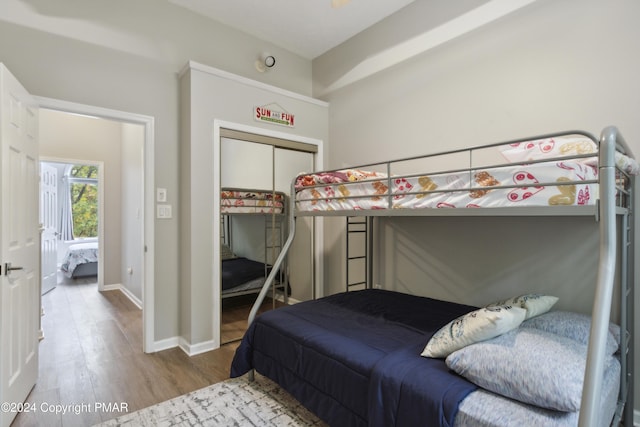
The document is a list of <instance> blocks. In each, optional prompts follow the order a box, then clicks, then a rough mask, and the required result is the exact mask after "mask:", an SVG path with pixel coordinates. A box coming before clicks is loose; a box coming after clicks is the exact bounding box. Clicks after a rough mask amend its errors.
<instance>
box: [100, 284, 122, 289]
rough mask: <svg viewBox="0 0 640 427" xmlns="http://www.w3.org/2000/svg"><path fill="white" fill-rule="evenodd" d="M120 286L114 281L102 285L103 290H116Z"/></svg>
mask: <svg viewBox="0 0 640 427" xmlns="http://www.w3.org/2000/svg"><path fill="white" fill-rule="evenodd" d="M121 287H122V285H121V284H120V283H114V284H111V285H104V286H103V287H102V290H103V291H117V290H120V288H121Z"/></svg>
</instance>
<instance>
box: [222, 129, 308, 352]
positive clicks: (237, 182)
mask: <svg viewBox="0 0 640 427" xmlns="http://www.w3.org/2000/svg"><path fill="white" fill-rule="evenodd" d="M312 169H313V154H312V153H307V152H299V151H294V150H289V149H282V148H278V147H274V146H273V145H270V144H262V143H256V142H249V141H243V140H238V139H229V138H222V139H221V180H220V181H221V182H220V184H221V201H220V206H221V208H220V210H221V212H220V214H221V215H220V218H221V224H220V227H221V234H220V235H221V240H222V241H221V242H220V244H221V270H222V274H221V277H222V283H221V290H222V291H221V298H222V304H221V307H222V313H221V322H220V325H221V331H220V332H221V343H222V344H224V343H228V342H232V341H236V340H239V339H241V338H242V335H243V334H244V332H245V330H246V328H247V318H248V315H249V311H250V310H251V307H252V306H253V303H254V302H255V299H256V297H257V294H258V293H259V292H260V290H261V288H262V285H263V284H264V282H265V279H266V276H267V274H268V273H269V271H270V266H271V265H272V264H273V262H274V261H275V259H276V258H277V256H278V255H279V253H280V249H281V248H282V245H283V244H284V241H285V239H286V237H287V232H288V229H287V228H288V227H287V225H288V217H287V212H286V209H287V208H288V202H287V200H288V194H289V192H290V185H291V181H292V180H293V178H294V177H295V176H296V175H297V174H298V173H300V172H302V171H308V170H312ZM301 222H302V225H303V227H302V230H298V231H299V233H297V234H296V239H295V240H294V242H293V245H292V249H291V251H290V254H291V255H290V256H289V260H292V261H294V262H296V265H292V264H291V261H290V262H285V263H284V264H283V265H282V266H281V268H280V271H279V275H278V278H277V280H276V282H275V283H274V286H273V288H272V290H271V292H270V293H269V294H267V298H266V299H265V302H264V303H263V306H262V308H261V311H264V310H268V309H272V308H275V307H278V306H281V305H283V304H287V303H288V296H289V294H290V292H293V296H294V298H295V299H298V300H305V299H309V298H310V295H311V291H310V284H311V274H310V271H311V265H312V264H311V246H310V243H311V241H312V239H311V228H310V227H309V226H308V225H307V224H306V223H307V222H308V221H300V220H299V221H298V224H301ZM298 227H300V225H298ZM291 277H295V278H296V280H297V281H298V283H299V285H298V284H296V285H295V286H292V285H291V283H292V282H290V278H291ZM298 286H299V288H298ZM296 288H298V289H296ZM285 289H286V290H287V292H285Z"/></svg>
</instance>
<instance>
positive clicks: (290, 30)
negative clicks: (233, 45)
mask: <svg viewBox="0 0 640 427" xmlns="http://www.w3.org/2000/svg"><path fill="white" fill-rule="evenodd" d="M168 1H169V2H170V3H173V4H175V5H178V6H182V7H184V8H187V9H189V10H191V11H193V12H196V13H198V14H201V15H204V16H206V17H209V18H211V19H214V20H216V21H219V22H221V23H224V24H226V25H228V26H230V27H233V28H236V29H238V30H241V31H243V32H245V33H248V34H251V35H253V36H255V37H258V38H260V39H263V40H265V41H268V42H270V43H273V44H275V45H277V46H279V47H282V48H284V49H287V50H289V51H291V52H293V53H295V54H297V55H300V56H302V57H304V58H307V59H314V58H316V57H317V56H320V55H322V54H323V53H325V52H326V51H328V50H330V49H331V48H333V47H335V46H337V45H339V44H340V43H342V42H344V41H346V40H347V39H349V38H351V37H353V36H355V35H356V34H358V33H359V32H361V31H363V30H364V29H366V28H368V27H370V26H372V25H373V24H375V23H377V22H379V21H381V20H382V19H384V18H386V17H387V16H389V15H391V14H393V13H394V12H396V11H398V10H400V9H402V8H403V7H405V6H407V5H408V4H410V3H412V2H413V1H414V0H350V1H347V0H231V1H229V0H168ZM333 3H344V4H343V5H342V6H338V7H333V6H332V4H333Z"/></svg>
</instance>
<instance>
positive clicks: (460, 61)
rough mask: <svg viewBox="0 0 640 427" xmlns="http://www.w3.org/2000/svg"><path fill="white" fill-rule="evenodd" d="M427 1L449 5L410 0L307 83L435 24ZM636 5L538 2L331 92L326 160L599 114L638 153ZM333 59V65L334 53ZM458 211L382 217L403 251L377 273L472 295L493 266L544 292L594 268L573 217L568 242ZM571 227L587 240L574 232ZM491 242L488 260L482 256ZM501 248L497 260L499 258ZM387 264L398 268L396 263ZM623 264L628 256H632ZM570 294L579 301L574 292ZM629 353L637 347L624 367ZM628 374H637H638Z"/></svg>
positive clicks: (443, 144) (332, 244)
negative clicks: (496, 231)
mask: <svg viewBox="0 0 640 427" xmlns="http://www.w3.org/2000/svg"><path fill="white" fill-rule="evenodd" d="M427 3H429V5H431V6H432V7H434V8H437V9H438V10H439V8H440V7H442V8H443V9H442V10H444V11H446V10H448V9H447V7H449V8H450V7H453V6H446V5H445V4H444V3H446V2H444V1H433V2H420V1H417V2H415V3H413V4H412V5H410V6H409V7H408V8H406V9H404V10H403V11H401V12H400V13H398V14H397V15H396V16H393V17H391V18H389V19H387V20H385V21H383V22H382V23H381V24H380V25H377V26H376V27H374V28H372V29H369V30H366V31H365V32H363V33H361V34H359V35H358V36H357V37H356V38H354V39H352V40H350V41H348V42H347V43H344V44H343V45H341V46H339V47H338V48H336V49H334V50H332V51H330V52H328V53H327V54H325V55H323V56H321V57H319V58H317V59H315V60H314V82H315V83H316V85H315V86H314V91H316V92H317V93H322V92H323V91H324V89H325V87H326V86H327V85H328V84H329V83H330V82H332V81H335V79H336V75H335V74H332V73H333V71H330V70H329V69H330V64H331V63H336V64H340V65H336V67H338V68H340V69H341V70H343V71H344V70H349V69H350V68H352V67H355V66H356V65H357V64H358V63H359V62H360V61H361V60H362V58H363V55H367V54H368V53H369V52H370V51H376V48H375V46H374V44H375V43H376V42H375V41H376V40H387V41H385V42H384V43H390V44H391V43H392V41H400V40H401V38H402V37H407V34H406V33H407V32H409V31H414V34H418V33H419V32H420V31H419V29H420V28H422V29H423V30H427V29H428V28H429V26H433V25H434V24H433V22H431V21H432V20H430V19H427V18H426V17H427V16H429V15H427V12H428V10H429V5H428V4H427ZM435 10H436V9H434V11H435ZM436 15H437V14H436ZM440 16H441V15H440ZM638 16H640V2H637V1H634V0H620V1H615V2H604V1H601V0H563V1H554V0H538V1H537V2H535V3H533V4H532V5H530V6H527V7H525V8H524V9H522V10H520V11H518V12H516V13H514V14H512V15H510V16H507V17H504V18H502V19H500V20H498V21H496V22H493V23H491V24H488V25H487V26H485V27H482V28H480V29H478V30H475V31H473V32H471V33H468V34H466V35H464V36H462V37H459V38H457V39H454V40H452V41H450V42H448V43H446V44H444V45H441V46H439V47H436V48H434V49H432V50H430V51H428V52H426V53H424V54H421V55H419V56H417V57H414V58H412V59H410V60H408V61H406V62H404V63H402V64H399V65H397V66H395V67H393V68H390V69H387V70H385V71H382V72H380V73H378V74H375V75H373V76H371V77H369V78H367V79H365V80H362V81H359V82H357V83H355V84H352V85H350V86H348V87H345V88H343V89H341V90H337V91H335V92H332V93H330V94H328V95H325V96H322V98H323V99H326V100H327V101H329V102H330V103H331V109H330V117H329V122H330V124H331V126H330V135H329V137H330V140H331V145H330V150H329V155H328V158H329V166H332V167H342V166H344V165H348V164H362V163H365V162H368V161H376V160H382V159H387V158H396V157H404V156H409V155H413V154H421V153H431V152H437V151H441V150H446V149H451V148H459V147H464V146H468V145H477V144H482V143H489V142H497V141H501V140H509V139H513V138H518V137H523V136H528V135H536V134H540V133H546V132H550V131H554V130H566V129H576V128H577V129H584V130H587V131H590V132H593V133H596V134H598V133H599V132H600V130H601V129H602V128H603V127H604V126H607V125H611V124H614V125H617V126H619V128H620V129H621V131H622V132H623V134H624V136H625V137H626V139H627V141H628V142H629V143H630V145H631V147H632V149H633V150H634V152H635V154H636V156H640V121H639V120H638V111H640V79H639V78H638V76H639V75H640V49H638V40H640V27H639V26H638V25H637V17H638ZM421 20H422V21H424V24H421V22H420V21H421ZM396 28H397V29H400V28H408V30H400V31H399V32H398V35H397V36H396V35H395V34H394V32H393V30H394V29H396ZM399 39H400V40H399ZM338 58H342V62H337V59H338ZM636 211H637V209H636ZM456 220H460V221H458V222H456V223H455V224H447V223H448V222H450V221H447V220H444V219H440V220H433V221H432V220H425V219H402V220H389V221H386V222H383V224H382V225H381V227H383V236H384V237H385V238H386V240H385V241H384V242H385V245H386V244H390V245H391V246H396V247H397V246H399V245H402V247H404V248H405V249H406V248H410V251H409V252H408V253H406V254H405V255H406V257H405V258H404V259H395V260H394V259H393V258H392V259H391V261H387V263H385V264H384V266H383V267H382V270H381V271H379V274H380V275H381V276H380V277H381V278H382V279H384V280H389V281H391V280H396V279H399V280H401V281H402V283H400V282H397V283H398V286H404V284H406V286H409V287H411V288H416V287H419V286H420V285H421V284H426V285H427V286H428V284H429V283H434V281H435V282H436V283H437V286H438V287H437V288H436V287H433V288H429V289H428V290H425V288H424V287H423V288H422V289H423V292H431V293H434V294H436V295H448V297H449V298H451V299H453V298H455V299H463V300H466V301H468V302H474V303H482V302H485V301H486V300H489V299H491V297H493V296H494V295H497V294H503V293H509V287H508V283H509V279H507V278H506V277H503V276H502V275H503V274H504V273H509V274H510V276H511V277H512V278H513V284H514V286H515V285H521V283H520V282H522V281H524V280H529V282H530V283H529V286H531V287H533V286H537V287H542V288H543V289H546V290H551V289H552V286H553V285H552V283H557V280H558V279H560V280H565V279H567V280H570V282H571V283H579V282H580V281H581V280H582V279H584V280H587V281H592V280H593V276H592V274H593V273H592V272H591V273H589V271H588V270H587V269H585V270H583V268H582V266H587V267H588V266H589V265H590V263H591V262H592V255H590V254H589V253H588V249H590V248H593V243H592V241H591V238H586V237H588V236H589V232H588V231H585V230H588V229H585V228H584V227H587V225H586V224H583V223H582V221H578V222H579V224H577V231H575V232H572V233H575V234H574V238H573V239H574V241H573V242H572V243H567V242H566V241H564V240H562V239H561V240H560V241H558V240H557V239H556V240H548V242H549V244H547V243H546V242H547V240H546V239H547V238H552V237H553V232H545V233H544V234H541V235H538V234H537V230H543V229H544V228H545V227H542V226H541V225H540V220H536V221H533V222H528V221H524V222H522V221H508V222H509V224H507V230H509V231H510V233H511V234H514V235H515V238H514V239H511V240H505V239H504V238H503V236H502V235H501V236H500V238H499V239H498V238H496V237H491V236H489V235H487V233H485V232H484V228H485V227H486V224H484V223H482V222H480V220H477V219H474V220H470V219H464V218H457V219H456ZM496 221H497V222H502V221H501V220H496ZM514 222H515V223H514ZM443 225H447V226H448V227H449V228H448V230H449V231H448V232H444V231H442V230H443V228H441V227H442V226H443ZM547 225H548V224H547ZM565 225H567V224H565ZM549 227H551V229H555V230H556V231H557V232H558V233H559V234H560V235H561V236H563V235H564V234H565V233H564V232H562V231H561V229H559V228H558V227H560V225H558V224H554V225H549ZM341 229H342V224H341V223H339V222H338V221H333V226H331V227H330V226H327V229H326V230H327V231H326V233H327V235H326V237H325V243H326V249H325V250H326V259H327V263H326V265H325V274H326V277H327V283H331V284H332V283H335V282H337V281H339V280H342V279H341V273H342V269H343V267H342V258H341V257H342V252H343V249H342V248H343V247H344V242H343V240H342V237H341V234H340V231H341ZM520 230H521V231H520ZM584 233H586V235H585V234H584ZM592 233H593V232H592ZM504 234H507V233H504ZM580 236H583V237H585V239H582V240H583V241H582V242H581V238H580ZM449 237H450V238H451V240H452V241H456V242H458V245H460V244H462V243H466V242H468V243H469V246H466V245H462V246H458V248H459V249H456V246H455V245H454V244H453V243H451V242H450V241H449ZM433 246H442V249H443V252H442V255H440V256H438V255H436V254H435V253H434V252H433ZM386 248H387V246H385V249H384V251H387V249H386ZM505 248H507V249H506V250H505ZM508 248H511V250H512V253H510V252H509V249H508ZM535 248H538V249H541V248H548V249H549V250H550V251H551V254H552V255H553V254H555V255H558V256H564V257H565V258H564V261H562V262H561V261H557V260H556V259H555V258H552V257H551V256H550V255H546V254H542V255H541V254H540V253H539V252H535V253H534V252H532V249H535ZM569 249H571V251H569ZM523 250H526V252H523V253H525V254H527V258H526V259H525V260H521V261H519V262H520V264H522V265H521V267H523V268H525V271H526V274H524V275H522V276H521V275H519V272H518V271H517V269H516V270H514V271H509V270H508V267H509V265H514V263H517V262H518V260H517V258H514V256H513V255H514V254H515V253H516V252H517V251H523ZM381 251H382V249H381ZM576 251H578V252H576ZM389 252H391V251H389ZM494 252H495V254H496V255H495V257H493V256H491V254H492V253H494ZM408 254H412V255H411V256H409V255H408ZM413 254H416V256H419V257H420V258H421V260H422V261H424V260H425V259H426V260H428V264H427V265H428V266H429V268H428V269H425V268H424V267H423V264H422V263H414V262H413V260H414V255H413ZM474 254H477V256H476V257H475V258H474V257H473V255H474ZM500 254H502V255H506V256H507V259H505V260H504V263H503V264H502V265H501V266H498V265H497V264H496V263H497V261H496V260H499V259H500V258H499V255H500ZM463 255H466V256H467V258H468V257H469V256H470V257H471V258H472V259H471V260H470V261H469V262H468V263H467V264H463V263H461V262H460V258H461V257H462V256H463ZM567 256H568V257H567ZM436 257H438V258H436ZM387 259H388V258H387ZM394 262H397V263H401V264H402V265H404V266H405V267H407V268H408V270H407V271H404V272H402V271H400V269H399V268H397V269H396V268H395V264H394ZM545 262H546V263H550V264H549V265H550V266H551V267H553V270H554V271H556V272H557V273H558V274H560V276H559V277H558V278H552V277H550V276H549V274H550V272H547V271H546V270H543V271H544V273H545V274H544V275H543V276H542V278H543V279H544V280H540V281H538V282H537V283H531V282H532V281H531V280H530V279H531V278H532V276H535V274H533V273H532V272H533V271H540V270H534V266H536V265H537V266H538V267H539V268H544V264H545ZM635 264H636V265H638V264H639V262H638V259H636V260H635ZM492 272H494V274H498V275H500V277H497V279H498V282H499V284H498V285H497V287H494V288H492V289H490V290H489V293H488V294H481V293H478V292H476V291H475V290H473V289H475V288H473V285H475V284H478V283H479V282H482V283H486V282H487V281H488V280H489V279H493V278H492V277H489V276H490V275H491V273H492ZM567 272H570V273H567ZM569 276H572V277H569ZM551 279H553V282H551ZM447 283H450V284H451V285H460V286H461V287H460V289H461V290H459V291H456V290H454V289H455V288H454V287H453V286H451V288H450V289H449V288H440V287H439V286H441V285H442V284H447ZM385 284H388V283H385ZM562 292H563V293H564V294H563V295H562V296H563V298H562V301H561V303H560V304H561V306H562V305H565V306H566V305H567V304H570V303H571V301H570V300H571V298H572V296H571V295H573V294H571V293H569V292H567V291H566V290H564V291H562ZM576 295H579V297H577V299H582V297H581V296H580V295H582V294H580V293H577V294H576ZM505 297H506V295H505ZM585 303H586V302H585V301H582V302H580V304H579V305H582V306H584V304H585ZM636 328H637V330H640V316H637V318H636ZM637 344H638V343H637ZM638 354H639V352H636V355H638ZM639 363H640V361H639V360H638V358H636V364H637V365H638V364H639ZM638 379H640V377H639V376H638V374H637V373H636V384H637V383H638ZM634 406H635V407H636V408H640V394H636V401H635V405H634Z"/></svg>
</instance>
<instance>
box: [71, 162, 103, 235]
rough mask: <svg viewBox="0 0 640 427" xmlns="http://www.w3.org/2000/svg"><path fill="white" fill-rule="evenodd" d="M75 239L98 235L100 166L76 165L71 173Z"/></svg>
mask: <svg viewBox="0 0 640 427" xmlns="http://www.w3.org/2000/svg"><path fill="white" fill-rule="evenodd" d="M69 190H70V193H71V215H72V218H73V237H74V238H75V239H81V238H88V237H98V168H97V167H96V166H88V165H74V166H73V167H72V168H71V171H70V173H69Z"/></svg>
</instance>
